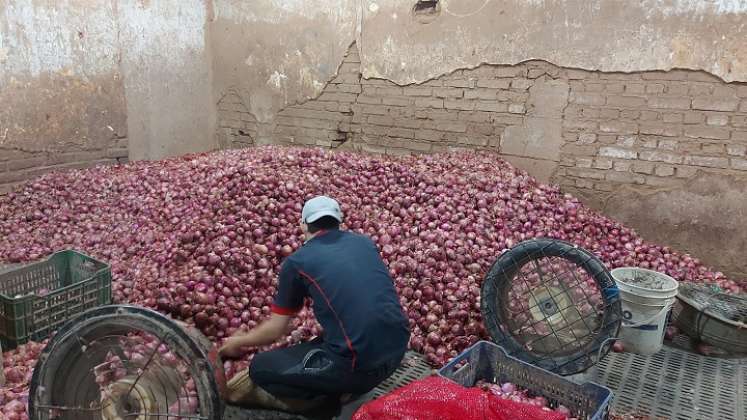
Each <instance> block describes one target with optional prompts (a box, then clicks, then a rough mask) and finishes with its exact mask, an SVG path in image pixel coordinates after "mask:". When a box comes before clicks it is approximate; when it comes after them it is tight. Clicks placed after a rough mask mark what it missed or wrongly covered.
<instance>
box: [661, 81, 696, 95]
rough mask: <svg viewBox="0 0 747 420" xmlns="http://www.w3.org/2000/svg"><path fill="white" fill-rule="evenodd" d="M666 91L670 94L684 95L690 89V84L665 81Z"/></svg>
mask: <svg viewBox="0 0 747 420" xmlns="http://www.w3.org/2000/svg"><path fill="white" fill-rule="evenodd" d="M666 86H667V88H666V92H667V94H668V95H672V96H685V95H687V94H688V91H689V90H690V86H689V85H688V84H687V83H667V85H666Z"/></svg>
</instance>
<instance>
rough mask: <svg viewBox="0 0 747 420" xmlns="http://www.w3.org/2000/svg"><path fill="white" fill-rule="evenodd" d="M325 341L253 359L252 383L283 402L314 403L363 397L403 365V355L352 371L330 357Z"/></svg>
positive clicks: (345, 363)
mask: <svg viewBox="0 0 747 420" xmlns="http://www.w3.org/2000/svg"><path fill="white" fill-rule="evenodd" d="M322 345H323V341H322V340H321V339H320V338H316V339H314V340H312V341H309V342H306V343H302V344H298V345H295V346H292V347H287V348H284V349H277V350H271V351H267V352H264V353H259V354H257V355H255V356H254V359H253V360H252V364H251V366H250V367H249V376H250V377H251V379H252V381H253V382H254V383H255V384H257V385H258V386H260V387H261V388H262V389H264V390H265V391H267V392H269V393H270V394H272V395H274V396H277V397H280V398H294V399H309V400H310V399H315V398H319V397H339V396H340V395H344V394H364V393H366V392H368V391H370V390H372V389H374V388H376V386H377V385H378V384H380V383H381V382H383V381H384V380H385V379H386V378H388V377H389V376H390V375H391V374H392V373H394V371H395V370H397V367H398V366H399V364H400V363H401V362H402V358H403V357H404V351H403V352H402V354H398V355H393V356H392V358H391V360H390V361H389V362H387V363H384V364H383V365H382V366H379V367H377V368H374V369H366V370H361V371H358V370H356V371H352V370H351V365H350V361H349V360H345V359H342V358H340V357H339V356H336V355H333V354H330V353H329V352H328V351H327V350H325V349H324V348H323V346H322Z"/></svg>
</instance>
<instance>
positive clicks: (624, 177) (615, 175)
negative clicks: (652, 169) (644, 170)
mask: <svg viewBox="0 0 747 420" xmlns="http://www.w3.org/2000/svg"><path fill="white" fill-rule="evenodd" d="M604 179H606V180H607V181H612V182H620V183H625V184H643V183H644V182H645V181H646V178H645V177H644V176H643V175H638V174H634V173H630V172H614V171H613V172H609V171H608V172H607V173H606V175H605V177H604Z"/></svg>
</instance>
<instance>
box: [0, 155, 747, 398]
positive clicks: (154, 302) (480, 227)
mask: <svg viewBox="0 0 747 420" xmlns="http://www.w3.org/2000/svg"><path fill="white" fill-rule="evenodd" d="M317 194H326V195H329V196H332V197H334V198H336V199H337V200H338V201H339V202H340V203H341V204H342V207H343V211H344V213H345V227H346V228H347V229H351V230H354V231H357V232H361V233H365V234H367V235H369V236H371V237H372V238H373V240H374V241H375V242H376V243H377V244H378V245H379V248H380V250H381V254H382V256H383V258H384V259H385V261H386V263H387V264H388V266H389V268H390V271H391V274H392V277H393V278H394V279H395V283H396V286H397V290H398V291H399V293H400V296H401V302H402V305H403V307H404V308H405V310H406V312H407V314H408V315H409V317H410V324H411V329H412V339H411V342H410V347H411V348H412V349H414V350H417V351H420V352H423V353H424V354H425V355H426V356H427V357H428V360H429V361H430V362H432V363H433V364H434V365H442V364H444V363H445V362H446V361H447V360H449V359H450V358H451V357H452V356H454V355H456V354H458V353H459V352H461V351H462V350H463V349H465V348H466V347H467V346H469V345H471V344H473V343H475V342H476V341H478V340H479V339H481V338H486V337H487V335H486V332H485V329H484V327H483V324H482V322H481V319H480V310H479V308H480V284H481V280H482V278H483V276H484V274H485V272H486V271H487V270H488V268H489V267H490V265H491V264H492V263H493V262H494V261H495V260H496V258H497V257H498V256H499V255H500V254H501V253H502V252H504V251H505V250H507V249H508V248H510V247H511V246H513V245H515V244H517V243H519V242H520V241H523V240H526V239H530V238H534V237H550V238H556V239H563V240H566V241H570V242H572V243H574V244H577V245H579V246H581V247H584V248H586V249H587V250H589V251H591V252H593V253H595V254H596V255H598V256H599V257H600V258H601V259H602V260H603V261H604V262H605V264H607V266H608V267H609V268H615V267H621V266H639V267H645V268H650V269H654V270H658V271H661V272H664V273H667V274H669V275H670V276H672V277H674V278H675V279H677V280H680V281H687V282H697V283H709V284H715V285H718V286H720V287H721V288H722V289H724V290H726V291H728V292H731V293H738V292H740V291H741V290H742V288H743V287H744V283H741V284H738V283H736V282H734V281H732V280H729V279H727V278H725V276H724V275H723V274H721V273H719V272H715V271H713V270H711V269H710V268H708V267H705V266H704V265H703V264H702V263H701V262H700V261H699V260H698V259H696V258H693V257H691V256H689V255H684V254H680V253H677V252H675V251H674V250H672V249H670V248H669V247H666V246H660V245H654V244H650V243H646V242H644V241H643V240H642V239H641V238H640V237H639V236H638V235H637V234H636V233H635V232H634V231H633V230H632V229H629V228H626V227H625V226H623V225H621V224H620V223H618V222H616V221H614V220H610V219H608V218H605V217H604V216H602V215H600V214H598V213H596V212H594V211H592V210H590V209H588V208H586V207H584V206H583V205H581V204H580V203H579V201H578V200H577V199H576V198H574V197H572V196H570V195H568V194H563V193H561V192H560V190H559V189H558V188H557V187H554V186H548V185H542V184H540V183H538V182H537V181H536V180H535V179H533V178H532V177H530V176H529V175H527V174H526V173H525V172H523V171H520V170H517V169H515V168H514V167H512V166H511V165H509V164H508V163H506V162H504V161H502V160H500V159H499V158H498V157H497V156H496V155H494V154H490V153H486V154H477V153H471V152H461V153H453V154H439V155H428V156H417V157H373V156H369V155H359V154H353V153H344V152H338V153H334V152H329V151H323V150H318V149H300V148H282V147H274V146H267V147H260V148H252V149H245V150H233V151H223V152H216V153H209V154H200V155H190V156H185V157H181V158H175V159H169V160H163V161H155V162H134V163H130V164H126V165H119V166H105V167H97V168H93V169H86V170H75V171H67V172H62V173H51V174H48V175H45V176H42V177H40V178H38V179H36V180H34V181H31V182H28V183H26V184H25V185H23V186H22V187H20V188H19V189H18V190H16V191H15V192H14V193H11V194H9V195H7V196H4V197H0V262H10V263H15V262H23V261H30V260H34V259H38V258H42V257H44V256H46V255H48V254H51V253H53V252H55V251H58V250H62V249H67V248H73V249H76V250H80V251H82V252H85V253H88V254H90V255H92V256H93V257H95V258H98V259H101V260H104V261H107V262H109V263H110V264H111V266H112V273H113V276H114V283H113V289H114V299H115V301H116V302H130V303H136V304H141V305H144V306H147V307H151V308H154V309H157V310H159V311H161V312H163V313H166V314H170V315H171V316H173V317H174V318H177V319H182V320H185V321H186V322H188V323H190V324H194V325H196V326H197V327H198V328H199V329H200V330H201V331H202V332H204V333H205V334H206V335H207V336H208V337H210V338H211V339H213V340H215V341H217V342H220V341H221V340H222V339H223V338H224V337H227V336H229V335H231V334H233V333H234V332H236V331H237V330H241V329H249V328H252V327H253V326H255V325H256V324H257V323H258V322H260V321H261V320H262V319H264V318H265V317H267V316H268V314H269V313H270V304H271V302H272V299H273V296H274V294H275V291H276V276H277V273H278V269H279V267H280V263H281V262H282V261H283V258H285V257H286V256H287V255H290V254H291V253H292V252H294V251H295V250H296V249H297V248H298V247H299V246H301V244H302V236H301V230H300V228H299V219H300V212H301V207H302V205H303V203H304V201H305V200H307V199H309V198H311V197H313V196H314V195H317ZM294 322H295V323H294V330H293V331H292V333H291V334H290V335H289V336H288V337H287V338H286V339H285V340H284V341H283V342H282V343H280V344H278V345H288V344H291V343H296V342H299V341H302V340H306V339H308V338H310V337H312V336H314V335H318V334H320V332H321V331H320V328H319V326H318V325H317V323H316V322H315V320H314V318H313V315H312V313H311V311H309V310H304V311H302V312H301V313H300V314H299V316H298V317H297V318H296V320H295V321H294ZM6 363H7V356H6ZM246 364H247V360H242V361H238V362H233V363H227V365H226V367H227V369H228V372H227V374H228V375H229V376H230V375H232V374H233V373H234V372H235V371H236V370H237V369H241V368H243V367H245V366H246ZM4 389H8V388H4Z"/></svg>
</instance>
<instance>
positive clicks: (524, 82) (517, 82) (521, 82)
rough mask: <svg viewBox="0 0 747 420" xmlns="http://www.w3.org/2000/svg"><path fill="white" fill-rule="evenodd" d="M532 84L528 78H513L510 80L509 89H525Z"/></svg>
mask: <svg viewBox="0 0 747 420" xmlns="http://www.w3.org/2000/svg"><path fill="white" fill-rule="evenodd" d="M530 86H532V81H531V80H529V79H514V80H512V81H511V89H518V90H527V89H529V87H530Z"/></svg>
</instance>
